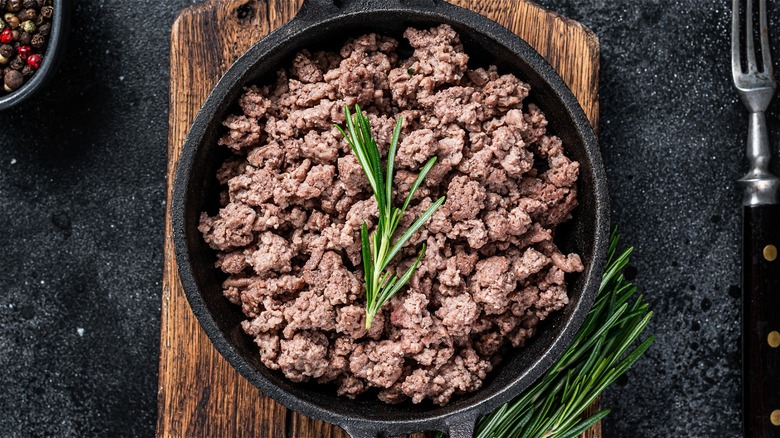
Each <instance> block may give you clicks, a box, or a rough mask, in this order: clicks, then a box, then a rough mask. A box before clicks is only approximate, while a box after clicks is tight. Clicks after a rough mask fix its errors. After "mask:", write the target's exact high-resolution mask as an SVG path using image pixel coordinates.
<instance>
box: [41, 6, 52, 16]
mask: <svg viewBox="0 0 780 438" xmlns="http://www.w3.org/2000/svg"><path fill="white" fill-rule="evenodd" d="M40 15H43V17H44V18H51V17H52V15H54V8H53V7H51V6H44V7H42V8H41V14H40Z"/></svg>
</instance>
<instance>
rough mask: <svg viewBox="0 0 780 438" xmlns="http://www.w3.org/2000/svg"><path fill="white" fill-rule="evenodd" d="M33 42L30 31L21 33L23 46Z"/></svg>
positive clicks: (20, 42) (20, 40)
mask: <svg viewBox="0 0 780 438" xmlns="http://www.w3.org/2000/svg"><path fill="white" fill-rule="evenodd" d="M31 43H32V35H31V34H30V33H29V32H22V33H20V34H19V44H21V45H23V46H29V45H31Z"/></svg>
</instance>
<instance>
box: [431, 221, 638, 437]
mask: <svg viewBox="0 0 780 438" xmlns="http://www.w3.org/2000/svg"><path fill="white" fill-rule="evenodd" d="M619 238H620V236H619V235H618V233H617V231H614V232H613V233H612V236H611V239H610V245H609V253H608V254H609V256H608V261H607V266H606V269H605V273H604V276H603V277H602V280H601V286H600V287H599V292H598V295H597V297H596V302H595V304H594V305H593V308H592V309H591V310H590V313H589V314H588V316H587V318H586V320H585V323H584V324H583V326H582V328H580V331H579V333H578V334H577V337H576V338H575V339H574V341H573V342H572V343H571V345H569V348H568V349H567V350H566V352H565V353H564V354H563V356H562V357H561V358H560V359H559V360H558V361H557V362H556V363H555V364H554V365H553V366H552V368H550V369H549V370H548V371H547V373H546V374H545V375H544V376H543V377H542V378H541V379H540V380H539V381H537V382H536V383H535V384H534V385H533V386H532V387H531V388H530V389H528V390H526V391H525V392H524V393H523V394H522V395H520V396H519V397H518V398H517V399H515V400H514V401H512V402H509V403H507V404H505V405H503V406H502V407H501V408H499V409H498V410H497V411H496V412H494V413H492V414H490V415H488V416H486V417H484V418H482V420H481V421H480V423H479V425H478V426H477V430H476V433H475V436H476V437H478V438H503V437H521V438H552V437H555V438H564V437H566V438H574V437H576V436H578V435H580V434H581V433H583V432H585V431H586V430H588V429H589V428H590V427H591V426H593V425H594V424H596V422H598V421H599V420H601V419H602V418H604V417H605V416H607V414H609V412H610V410H609V409H604V410H602V411H600V412H598V413H596V414H594V415H593V416H591V417H587V418H585V417H584V416H583V413H584V412H585V410H586V409H587V408H588V406H590V404H591V403H593V401H594V400H595V399H596V398H597V397H598V396H599V394H601V392H602V391H603V390H604V389H605V388H606V387H608V386H609V385H611V384H612V383H613V382H615V380H617V378H618V377H620V376H621V375H623V373H625V372H626V371H627V370H628V369H629V368H630V367H631V366H632V365H633V364H634V362H636V361H637V359H639V358H640V357H641V356H642V355H643V354H644V353H645V351H647V349H648V348H649V347H650V345H651V344H652V343H653V336H649V337H648V338H647V339H645V340H644V341H643V342H642V343H640V344H639V345H638V346H636V347H633V345H634V343H635V341H636V340H637V339H638V338H639V336H640V335H641V334H642V332H643V331H644V329H645V327H647V324H648V323H649V322H650V319H651V318H652V316H653V312H651V311H650V310H648V306H647V303H645V302H644V301H643V299H642V296H641V295H640V296H638V297H636V298H633V299H632V297H633V296H634V294H635V293H636V287H635V286H634V285H632V284H631V283H630V282H629V281H628V280H626V278H625V277H624V276H623V274H622V271H623V268H625V266H626V265H627V264H628V261H629V255H630V254H631V250H632V248H628V249H626V250H624V251H622V252H620V253H618V250H617V245H618V240H619ZM438 436H439V437H443V435H442V434H439V435H438Z"/></svg>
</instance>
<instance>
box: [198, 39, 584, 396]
mask: <svg viewBox="0 0 780 438" xmlns="http://www.w3.org/2000/svg"><path fill="white" fill-rule="evenodd" d="M404 37H405V38H406V39H407V40H408V41H409V43H410V44H411V46H412V47H413V48H414V54H413V55H412V57H411V58H409V59H400V58H399V56H398V54H397V53H396V50H397V48H398V41H396V40H394V39H392V38H388V37H384V36H381V35H377V34H368V35H364V36H361V37H359V38H356V39H352V40H349V41H348V42H347V43H346V44H345V45H344V46H343V48H342V49H341V51H340V52H339V53H331V52H322V51H320V52H315V53H310V52H308V51H306V50H303V51H301V52H300V53H298V54H297V55H296V57H295V59H294V60H293V63H292V66H291V67H290V68H287V69H282V70H280V71H279V73H278V80H277V81H276V83H275V84H273V85H271V86H262V87H260V86H252V87H248V88H247V89H246V90H245V92H244V94H243V95H242V97H241V98H240V100H239V105H240V107H241V110H242V114H237V115H231V116H230V117H228V118H227V120H225V126H226V127H227V133H226V134H225V135H224V137H222V138H221V139H220V141H219V143H220V144H221V145H224V146H226V147H228V148H230V149H231V150H232V151H233V152H235V154H234V156H232V157H231V158H229V159H228V160H227V161H225V163H224V164H223V165H222V167H221V168H220V169H219V171H218V173H217V178H218V179H219V181H220V183H221V184H223V185H224V187H225V190H224V192H223V193H222V195H221V201H222V205H223V208H222V209H221V210H220V211H219V213H218V214H217V215H216V216H209V215H208V214H206V213H203V214H202V215H201V219H200V231H201V232H202V233H203V237H204V239H205V240H206V242H207V243H208V244H209V245H210V246H211V247H212V248H213V249H214V250H216V251H217V254H218V260H217V263H216V265H217V267H218V268H220V269H221V270H222V271H224V272H225V273H227V274H229V277H228V279H227V280H226V281H225V282H224V285H223V286H224V293H225V296H226V297H227V298H228V299H229V300H230V301H231V302H233V303H235V304H237V305H240V306H242V309H243V312H244V313H245V314H246V316H247V318H248V319H247V320H246V321H244V323H243V328H244V330H245V331H246V333H248V334H249V335H250V336H252V337H254V339H255V342H256V343H257V345H258V347H259V353H260V357H261V360H262V362H263V363H264V364H265V365H266V366H267V367H269V368H271V369H275V370H276V369H278V370H281V372H283V373H284V375H285V376H287V377H288V378H289V379H291V380H293V381H307V380H316V381H317V382H321V383H326V382H334V383H335V384H336V385H337V386H338V393H339V394H341V395H345V396H349V397H354V396H356V395H358V394H360V393H362V392H364V391H367V390H369V389H370V388H379V390H380V391H379V398H380V399H382V400H384V401H386V402H388V403H396V402H400V401H403V400H407V399H410V400H411V401H412V402H414V403H419V402H421V401H423V400H424V399H430V400H431V401H433V402H434V403H436V404H445V403H447V402H448V401H449V400H450V398H451V397H452V396H453V394H462V393H468V392H471V391H474V390H477V389H478V388H480V386H481V385H482V381H483V380H484V379H485V377H486V375H487V374H488V373H489V372H490V371H491V369H492V368H493V366H495V365H496V364H497V363H498V362H499V360H500V357H501V354H502V352H504V351H505V350H506V349H507V348H518V347H521V346H522V345H523V344H524V343H525V342H526V340H528V339H529V338H530V337H532V336H533V335H534V332H535V330H536V327H537V324H538V323H539V321H540V320H542V319H544V318H545V317H547V316H548V315H549V314H550V312H553V311H556V310H558V309H561V308H562V307H563V306H565V305H566V303H567V302H568V298H567V294H566V292H567V285H566V278H565V276H564V274H565V273H569V272H580V271H582V269H583V265H582V262H581V261H580V258H579V256H578V255H577V254H562V253H561V252H560V251H559V250H558V248H557V247H556V245H555V244H554V243H553V230H554V228H555V226H556V225H558V224H559V223H561V222H563V221H565V220H567V219H568V218H569V217H570V214H571V211H572V210H573V209H574V207H575V206H576V204H577V190H576V181H577V175H578V170H579V165H578V163H576V162H573V161H571V160H569V159H568V158H567V157H566V156H565V155H564V149H563V145H562V144H561V141H560V139H558V137H556V136H554V135H550V134H548V133H547V131H546V126H547V120H546V119H545V117H544V114H542V112H541V111H540V110H539V108H537V107H536V106H535V105H534V104H532V103H526V102H524V99H525V98H526V96H528V92H529V89H530V87H529V86H528V84H526V83H524V82H522V81H520V80H519V79H518V78H516V77H515V76H513V75H511V74H504V75H501V74H499V73H498V71H497V69H496V67H495V66H490V67H488V68H487V69H485V68H477V69H476V70H472V69H470V68H468V66H467V62H468V59H469V57H468V55H466V54H465V53H464V51H463V46H462V45H461V43H460V41H459V38H458V35H457V34H456V33H455V32H454V31H453V29H452V28H450V27H449V26H446V25H442V26H439V27H435V28H432V29H428V30H417V29H412V28H410V29H408V30H407V31H406V32H405V33H404ZM354 104H360V105H361V106H362V107H363V109H364V110H365V111H366V113H367V114H368V117H369V118H370V120H371V124H372V127H373V130H374V134H375V137H376V138H377V142H378V143H379V145H380V149H382V148H386V147H387V144H388V142H389V140H390V136H391V132H392V128H393V125H394V122H395V120H396V119H397V117H399V116H403V118H404V125H403V131H402V136H401V138H402V140H401V143H400V146H399V152H398V157H397V169H398V171H397V175H396V177H395V180H396V186H397V191H396V192H395V194H394V196H396V198H397V201H396V202H401V201H402V200H403V197H404V196H405V195H406V193H408V191H409V188H410V186H411V184H412V182H413V181H414V179H415V177H416V175H417V173H418V170H419V167H420V166H421V164H422V163H424V162H425V161H426V160H427V159H428V158H429V157H431V156H434V155H436V156H438V157H439V161H438V162H437V164H436V166H435V168H434V169H433V171H432V172H431V173H430V175H429V176H428V177H427V179H426V180H425V183H424V186H423V187H421V188H420V189H419V190H418V191H417V194H416V195H415V200H414V203H413V204H414V205H413V207H411V208H410V210H411V211H410V212H408V213H407V214H406V216H405V221H406V222H405V223H404V224H402V225H401V228H405V227H406V226H408V225H409V223H410V222H411V220H412V219H413V218H416V217H418V216H419V215H420V213H421V212H422V211H424V210H425V209H426V208H427V207H428V206H429V205H430V204H431V203H432V199H436V198H438V197H439V196H441V195H442V194H445V193H446V195H447V201H446V203H445V204H444V205H443V206H442V207H441V208H440V209H439V210H438V211H437V213H436V214H435V215H434V216H433V218H432V219H431V220H430V221H429V222H428V223H427V225H426V226H424V227H423V229H422V230H421V231H420V232H418V233H417V234H416V235H415V236H414V237H413V239H412V241H411V242H410V244H409V246H408V247H407V248H406V250H405V252H404V253H403V254H402V255H401V256H399V257H398V258H397V262H396V263H395V264H394V266H393V267H392V268H394V269H396V270H405V269H406V267H408V266H409V265H410V264H411V263H412V261H413V260H414V258H415V256H416V254H417V250H418V248H419V245H420V244H421V243H422V242H425V243H427V245H428V250H427V252H426V253H425V257H424V259H423V261H422V263H421V264H420V267H419V268H418V270H417V271H416V273H415V275H414V277H413V278H412V280H411V282H410V286H409V287H408V288H407V289H406V290H404V291H402V292H401V293H399V294H398V295H397V296H396V297H395V298H393V299H392V301H391V302H389V303H388V304H387V305H386V306H385V307H384V308H383V309H382V311H381V312H380V313H379V314H378V315H377V319H376V320H375V321H374V323H373V325H372V327H371V329H370V330H366V328H365V312H364V308H363V305H364V288H363V278H362V270H361V267H360V266H359V265H360V263H361V257H360V250H361V249H360V248H361V246H360V232H359V228H360V224H361V223H362V222H363V221H366V222H368V224H369V228H370V227H372V226H373V225H374V224H375V221H376V216H377V207H376V202H375V201H374V199H373V197H372V194H371V192H370V189H369V186H368V183H367V180H366V177H365V175H364V174H363V171H362V169H361V168H360V165H359V164H358V162H357V160H356V159H355V157H354V156H353V155H352V153H351V152H350V150H349V147H348V145H347V143H346V141H344V139H342V138H341V136H340V135H339V133H338V131H337V130H336V129H335V128H334V126H333V125H334V123H343V122H344V115H343V113H342V109H343V107H344V105H350V106H352V105H354ZM535 160H537V161H538V160H543V161H546V163H547V164H546V167H547V168H548V169H547V170H543V171H542V170H539V169H537V168H535V167H534V161H535Z"/></svg>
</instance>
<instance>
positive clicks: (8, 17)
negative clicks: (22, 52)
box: [3, 12, 21, 29]
mask: <svg viewBox="0 0 780 438" xmlns="http://www.w3.org/2000/svg"><path fill="white" fill-rule="evenodd" d="M3 20H5V22H6V23H8V26H10V27H11V29H16V28H17V27H19V24H20V23H21V22H20V21H19V17H17V16H16V15H14V14H12V13H10V12H9V13H7V14H5V15H4V16H3Z"/></svg>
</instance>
